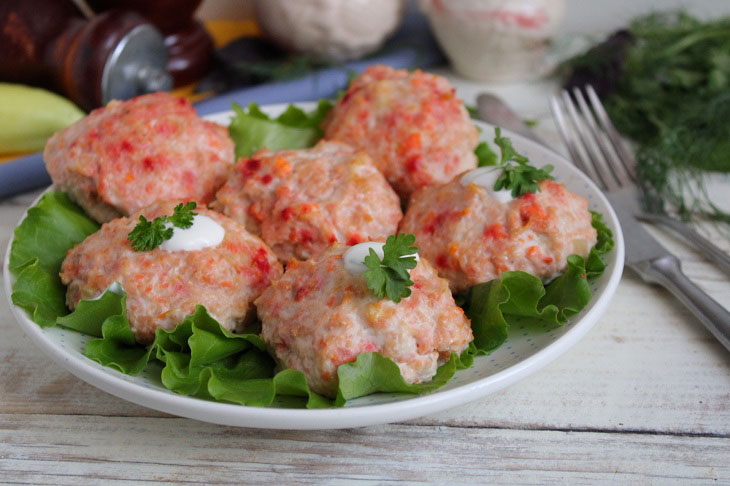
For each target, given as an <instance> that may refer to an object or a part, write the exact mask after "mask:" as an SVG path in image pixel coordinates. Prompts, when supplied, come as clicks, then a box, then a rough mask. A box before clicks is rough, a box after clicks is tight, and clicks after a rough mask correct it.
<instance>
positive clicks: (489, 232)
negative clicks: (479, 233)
mask: <svg viewBox="0 0 730 486" xmlns="http://www.w3.org/2000/svg"><path fill="white" fill-rule="evenodd" d="M484 236H485V237H486V238H491V239H493V240H499V239H502V238H507V233H505V232H504V226H502V225H501V224H499V223H494V224H492V225H489V226H487V227H486V228H484Z"/></svg>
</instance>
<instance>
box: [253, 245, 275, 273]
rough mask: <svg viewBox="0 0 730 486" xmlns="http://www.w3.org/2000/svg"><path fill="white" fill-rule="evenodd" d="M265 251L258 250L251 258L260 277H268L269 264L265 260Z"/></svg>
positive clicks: (266, 259) (267, 260) (262, 249)
mask: <svg viewBox="0 0 730 486" xmlns="http://www.w3.org/2000/svg"><path fill="white" fill-rule="evenodd" d="M267 257H268V255H267V254H266V249H264V248H259V249H258V250H257V251H256V255H254V257H253V264H254V265H255V266H256V268H258V269H259V271H260V272H261V274H262V275H268V274H269V272H270V271H271V264H270V263H269V259H268V258H267Z"/></svg>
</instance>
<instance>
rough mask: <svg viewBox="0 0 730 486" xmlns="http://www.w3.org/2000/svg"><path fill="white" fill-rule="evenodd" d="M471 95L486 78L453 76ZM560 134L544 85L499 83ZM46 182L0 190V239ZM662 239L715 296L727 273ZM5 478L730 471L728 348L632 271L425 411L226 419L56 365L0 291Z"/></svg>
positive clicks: (400, 477)
mask: <svg viewBox="0 0 730 486" xmlns="http://www.w3.org/2000/svg"><path fill="white" fill-rule="evenodd" d="M456 84H457V89H458V90H459V92H460V94H461V95H462V96H463V97H464V98H465V99H467V100H472V99H473V98H474V95H475V93H476V91H478V90H480V89H482V87H481V86H478V85H475V84H473V83H466V82H457V83H456ZM498 90H499V91H500V93H501V94H502V95H504V96H505V97H507V98H508V100H509V101H511V102H513V103H514V104H515V106H517V107H518V108H519V109H520V111H521V113H523V114H525V116H526V117H530V118H537V119H539V120H540V124H539V126H538V128H539V130H540V132H541V135H543V136H544V137H546V138H548V139H550V140H552V141H553V142H554V143H557V138H556V135H555V132H554V129H553V128H552V126H551V124H550V122H549V114H548V111H547V105H546V102H545V100H546V97H545V95H546V93H547V91H548V90H549V86H548V85H544V84H541V83H537V84H533V85H529V86H516V87H515V86H513V87H505V88H499V89H498ZM36 195H37V193H33V194H25V195H22V196H20V197H17V198H14V199H11V200H6V201H2V202H0V248H4V247H5V245H6V244H7V242H8V241H9V238H10V234H11V230H12V228H13V227H14V225H15V224H16V222H17V220H18V219H19V218H20V216H21V214H22V212H23V210H24V208H25V207H26V206H28V205H29V204H30V202H31V201H32V200H33V198H34V197H35V196H36ZM663 241H664V242H665V243H666V244H667V246H668V247H669V248H670V249H671V250H672V251H673V252H675V253H676V254H677V255H679V256H680V257H681V258H682V260H683V264H684V268H685V271H686V273H687V274H688V275H690V277H692V278H693V279H694V280H695V281H696V282H697V283H698V284H699V285H700V286H702V287H703V288H704V289H705V290H707V291H708V292H709V293H710V294H711V295H712V296H713V297H715V298H716V299H717V300H718V301H720V302H724V303H728V302H730V284H729V282H728V278H727V276H725V275H723V274H722V273H720V272H719V271H717V270H716V269H714V268H713V267H712V265H710V264H708V263H706V262H705V261H704V260H703V259H702V258H701V256H699V255H697V254H696V253H694V252H692V251H691V250H689V249H688V248H687V247H685V246H684V245H682V244H681V242H679V241H677V240H673V239H669V238H666V237H665V238H664V239H663ZM0 332H1V335H2V339H0V362H1V363H2V365H1V366H2V368H0V483H17V482H21V483H42V484H73V485H83V484H94V485H95V484H100V483H102V482H104V483H107V482H115V483H125V482H142V481H145V482H146V481H160V482H166V483H175V484H182V483H231V482H236V483H241V482H252V483H276V484H311V483H327V484H340V483H370V484H385V483H401V484H407V483H412V484H423V483H429V482H433V483H442V484H452V483H472V482H500V483H517V484H533V483H552V482H556V483H571V484H582V483H593V482H612V483H637V484H658V485H659V484H661V485H664V484H688V483H700V484H707V483H713V484H718V483H726V484H730V460H729V459H730V353H728V352H727V351H726V350H725V349H724V348H722V347H721V346H720V345H719V344H718V343H717V342H716V341H715V340H714V339H713V338H712V337H711V336H710V334H709V333H708V332H706V331H705V330H704V329H703V328H702V327H701V325H700V324H699V323H698V322H697V321H696V320H695V319H694V318H693V317H692V316H691V315H690V314H689V313H688V312H687V311H686V310H685V309H684V308H683V307H682V306H680V305H679V304H678V303H676V302H675V301H674V300H673V299H672V298H671V297H670V296H669V295H668V294H667V293H666V292H664V291H663V290H661V289H658V288H655V287H650V286H647V285H645V284H644V283H643V282H642V281H641V280H640V279H639V278H638V277H637V276H636V275H634V274H633V273H631V272H630V271H629V270H627V271H626V273H625V276H624V277H623V279H622V281H621V284H620V286H619V288H618V291H617V293H616V296H615V298H614V300H613V302H612V303H611V305H610V307H609V310H608V311H607V312H606V314H605V315H604V316H603V318H602V319H601V321H600V322H599V323H598V325H597V326H596V327H595V328H594V329H593V330H592V331H591V332H590V333H589V334H588V335H587V336H586V337H585V338H584V339H583V340H582V341H581V342H580V343H578V345H576V346H575V347H574V348H573V349H571V350H570V351H569V352H567V353H566V354H565V355H563V356H562V357H560V358H558V359H557V360H556V361H555V362H553V363H552V364H550V365H549V366H547V367H546V368H544V369H543V370H541V371H539V372H537V373H535V374H534V375H532V376H531V377H529V378H527V379H525V380H524V381H522V382H520V383H518V384H516V385H513V386H511V387H509V388H507V389H506V390H504V391H502V392H499V393H496V394H494V395H491V396H488V397H486V398H484V399H482V400H479V401H476V402H473V403H470V404H467V405H462V406H460V407H457V408H454V409H452V410H450V411H448V412H444V413H441V414H438V415H433V416H427V417H423V418H420V419H417V420H413V421H409V422H404V423H397V424H390V425H381V426H375V427H367V428H361V429H350V430H340V431H311V432H298V431H272V430H257V429H240V428H233V427H223V426H218V425H210V424H206V423H201V422H196V421H194V420H188V419H183V418H177V417H173V416H169V415H166V414H163V413H159V412H156V411H154V410H149V409H146V408H142V407H139V406H137V405H133V404H131V403H127V402H125V401H122V400H120V399H117V398H115V397H113V396H111V395H108V394H106V393H104V392H102V391H100V390H97V389H95V388H93V387H91V386H90V385H87V384H86V383H84V382H82V381H80V380H78V379H77V378H75V377H74V376H72V375H71V374H70V373H68V372H66V371H64V370H62V369H59V368H58V367H57V366H56V365H55V364H54V363H53V362H51V360H50V359H48V358H46V357H44V356H42V355H40V354H39V352H38V351H37V350H36V349H35V347H34V346H33V345H32V344H31V342H30V340H29V339H28V338H26V337H25V336H24V335H23V333H22V332H21V331H20V329H19V328H18V326H16V325H15V323H14V321H13V318H12V316H11V315H10V311H9V309H8V304H7V303H6V302H5V300H4V299H0Z"/></svg>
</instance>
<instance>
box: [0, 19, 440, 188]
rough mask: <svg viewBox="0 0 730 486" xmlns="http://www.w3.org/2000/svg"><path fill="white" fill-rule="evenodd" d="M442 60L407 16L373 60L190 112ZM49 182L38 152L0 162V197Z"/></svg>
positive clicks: (330, 91)
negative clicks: (377, 69) (371, 69)
mask: <svg viewBox="0 0 730 486" xmlns="http://www.w3.org/2000/svg"><path fill="white" fill-rule="evenodd" d="M388 46H389V47H388ZM443 60H444V58H443V56H442V54H441V51H440V50H439V49H438V47H437V46H436V43H435V42H434V39H433V37H432V36H431V34H430V30H429V28H428V25H427V23H426V20H425V17H424V16H423V15H420V14H418V13H416V12H410V13H409V15H407V16H406V17H405V19H404V22H403V25H402V26H401V28H400V29H399V31H398V33H397V34H396V35H395V36H394V37H393V38H392V39H391V40H390V41H389V42H388V44H387V46H386V49H384V50H383V51H382V52H381V53H380V54H379V55H377V56H374V57H371V58H368V59H366V60H362V61H356V62H349V63H345V64H344V65H343V66H342V67H336V68H329V69H322V70H318V71H315V72H313V73H312V74H309V75H307V76H304V77H302V78H298V79H294V80H290V81H283V82H277V83H267V84H261V85H257V86H254V87H249V88H243V89H240V90H236V91H231V92H229V93H225V94H223V95H220V96H216V97H214V98H211V99H208V100H204V101H201V102H199V103H197V104H196V105H195V109H196V110H197V112H198V114H200V115H201V116H203V115H208V114H211V113H216V112H219V111H227V110H230V109H231V103H233V102H236V103H239V104H241V105H246V104H248V103H251V102H256V103H259V104H269V103H285V102H292V101H312V100H319V99H322V98H332V97H334V96H335V94H336V93H337V92H338V91H339V90H341V89H343V88H345V87H346V86H347V81H348V74H349V73H350V72H353V71H355V72H361V71H363V70H364V69H365V68H367V67H368V66H370V65H373V64H387V65H389V66H392V67H395V68H409V69H413V68H416V67H421V68H425V67H430V66H434V65H437V64H440V63H442V62H443ZM49 184H51V178H50V177H49V176H48V173H47V172H46V168H45V165H44V164H43V154H42V153H40V152H39V153H36V154H33V155H29V156H26V157H22V158H19V159H16V160H13V161H11V162H6V163H4V164H0V199H2V198H6V197H9V196H12V195H14V194H19V193H21V192H25V191H29V190H31V189H35V188H38V187H43V186H47V185H49Z"/></svg>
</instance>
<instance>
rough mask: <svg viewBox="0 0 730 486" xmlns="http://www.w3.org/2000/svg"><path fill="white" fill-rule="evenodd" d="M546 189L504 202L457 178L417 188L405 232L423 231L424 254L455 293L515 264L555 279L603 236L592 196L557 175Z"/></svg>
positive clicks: (420, 241) (403, 225) (419, 240)
mask: <svg viewBox="0 0 730 486" xmlns="http://www.w3.org/2000/svg"><path fill="white" fill-rule="evenodd" d="M540 189H541V190H540V191H539V192H537V193H535V194H526V195H525V196H523V197H521V198H518V199H515V200H513V201H510V202H507V203H506V204H505V203H502V202H500V201H498V200H497V199H496V198H495V197H494V195H493V194H494V193H493V192H491V191H489V190H487V189H485V188H484V187H481V186H478V185H476V184H469V185H467V186H466V187H464V186H463V185H462V184H461V182H460V180H459V178H456V179H454V180H453V181H452V182H450V183H449V184H445V185H443V186H440V187H431V188H426V189H423V190H421V191H418V192H417V193H415V194H414V195H413V197H412V198H411V204H410V206H409V207H408V211H406V215H405V217H404V218H403V221H402V223H401V229H400V231H402V232H405V233H413V234H414V235H415V236H416V245H417V246H418V251H419V254H420V255H421V256H423V257H425V258H427V259H428V260H429V261H430V262H431V263H432V264H433V265H434V266H435V267H436V269H437V270H438V273H439V275H441V276H442V277H444V278H447V279H448V280H449V282H450V284H451V290H452V291H454V292H461V291H463V290H467V289H468V288H469V287H471V286H472V285H475V284H478V283H481V282H487V281H489V280H493V279H495V278H498V277H499V276H500V275H501V274H502V272H507V271H513V270H522V271H524V272H527V273H530V274H532V275H535V276H537V277H540V278H542V279H545V280H549V279H551V278H552V277H554V276H556V275H557V274H558V273H560V272H562V271H563V270H564V269H565V266H566V264H567V258H568V256H569V255H572V254H578V255H581V256H583V257H585V256H587V255H588V253H589V251H590V248H591V247H592V246H593V245H594V244H595V243H596V237H597V234H596V230H595V229H594V228H593V226H591V213H590V212H589V211H588V201H586V199H585V198H583V197H581V196H579V195H577V194H574V193H572V192H570V191H569V190H568V189H566V188H565V187H564V186H563V185H562V184H558V183H556V182H553V181H544V182H541V183H540Z"/></svg>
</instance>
